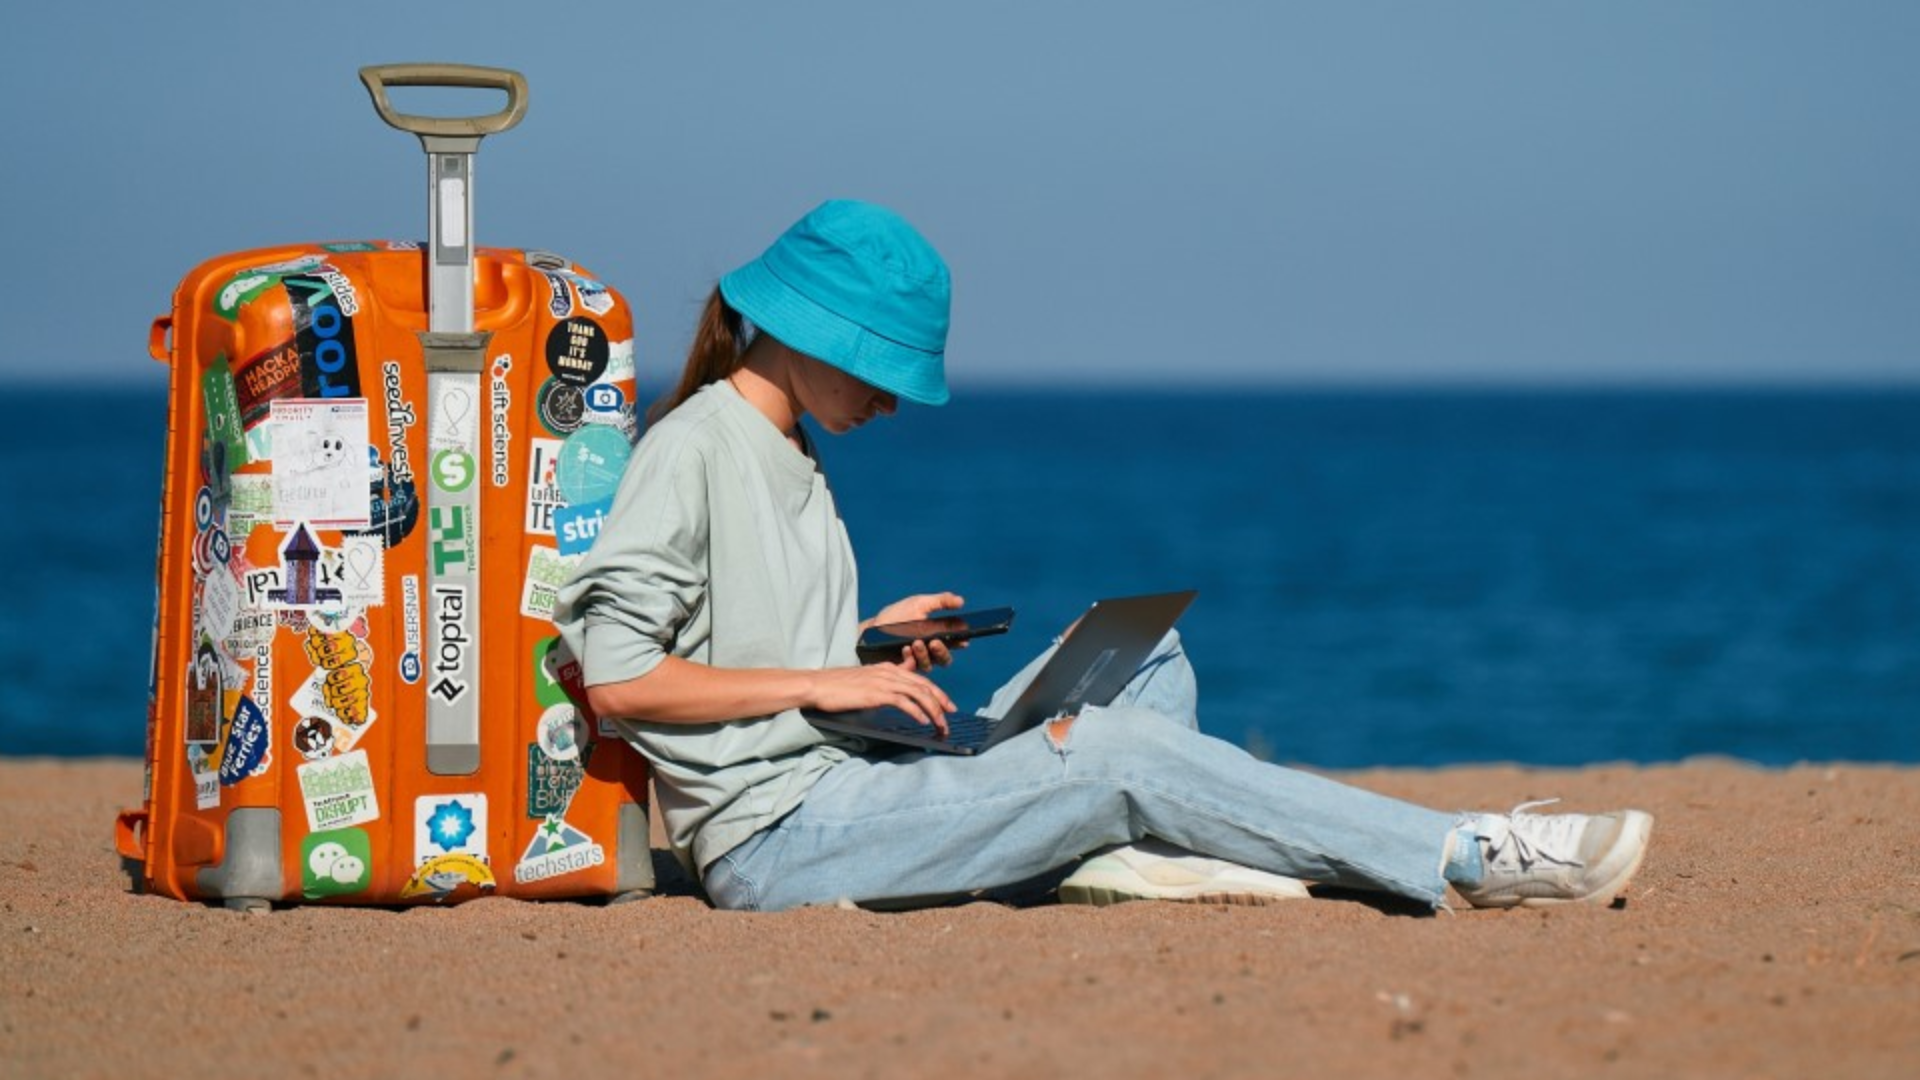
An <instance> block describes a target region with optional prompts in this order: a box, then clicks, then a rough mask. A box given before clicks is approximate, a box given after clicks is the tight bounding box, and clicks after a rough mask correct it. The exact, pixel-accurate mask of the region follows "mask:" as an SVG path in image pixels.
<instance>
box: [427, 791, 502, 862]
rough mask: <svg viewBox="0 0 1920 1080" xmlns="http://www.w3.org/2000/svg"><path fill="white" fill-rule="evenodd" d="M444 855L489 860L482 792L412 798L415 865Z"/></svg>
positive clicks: (485, 811)
mask: <svg viewBox="0 0 1920 1080" xmlns="http://www.w3.org/2000/svg"><path fill="white" fill-rule="evenodd" d="M443 855H471V856H472V857H474V858H476V859H479V860H481V861H482V862H486V861H488V859H487V797H486V796H485V795H482V794H477V793H475V794H459V795H422V796H420V797H419V798H416V799H415V800H414V801H413V861H414V865H415V866H419V865H421V864H423V863H425V862H428V861H429V860H432V859H435V858H438V857H440V856H443Z"/></svg>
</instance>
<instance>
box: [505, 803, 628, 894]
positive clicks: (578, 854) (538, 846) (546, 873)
mask: <svg viewBox="0 0 1920 1080" xmlns="http://www.w3.org/2000/svg"><path fill="white" fill-rule="evenodd" d="M606 861H607V852H606V849H605V848H603V847H601V846H600V845H599V844H597V843H595V842H594V840H593V837H591V836H588V835H587V834H586V833H583V832H581V831H580V830H579V829H576V828H574V827H573V826H572V825H569V824H567V821H566V819H565V818H563V817H561V816H560V815H559V814H549V815H547V819H546V821H544V822H543V823H541V825H540V828H539V829H538V830H536V831H535V832H534V834H533V840H532V842H531V843H529V844H528V845H527V850H526V851H524V852H522V853H521V855H520V861H519V862H518V863H516V864H514V867H513V880H514V881H515V882H516V883H518V884H521V885H527V884H531V883H532V882H535V881H545V880H546V879H548V878H553V877H559V876H560V875H562V874H571V873H574V872H576V871H579V870H589V869H592V868H593V867H596V866H599V865H601V864H603V863H605V862H606Z"/></svg>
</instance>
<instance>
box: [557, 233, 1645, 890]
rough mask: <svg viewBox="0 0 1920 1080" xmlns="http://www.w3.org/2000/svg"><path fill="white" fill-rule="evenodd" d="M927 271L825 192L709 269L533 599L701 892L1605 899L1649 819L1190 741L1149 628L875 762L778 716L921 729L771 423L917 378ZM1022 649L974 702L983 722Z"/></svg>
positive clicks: (795, 425) (882, 616)
mask: <svg viewBox="0 0 1920 1080" xmlns="http://www.w3.org/2000/svg"><path fill="white" fill-rule="evenodd" d="M948 296H949V282H948V275H947V267H946V264H945V263H944V262H943V261H942V260H941V258H940V256H939V254H938V253H936V252H935V251H934V249H933V248H932V247H931V246H930V245H929V244H928V243H927V242H926V240H925V239H923V238H922V237H921V236H920V234H919V233H917V232H916V231H914V229H913V228H912V227H911V226H910V225H908V224H907V223H906V222H905V221H903V220H902V219H900V218H899V217H897V216H896V215H894V214H893V213H891V212H890V211H887V210H884V209H882V208H880V207H876V206H873V205H870V204H865V203H858V202H844V201H843V202H829V203H826V204H823V205H822V206H820V207H818V208H817V209H815V210H814V211H813V212H811V213H809V214H808V215H807V216H806V217H804V218H802V219H801V220H800V221H799V222H798V223H796V224H795V225H794V226H793V227H792V228H791V229H789V230H788V231H787V232H786V233H785V234H783V235H782V236H781V237H780V238H779V239H778V240H776V241H775V242H774V244H773V245H772V246H771V247H769V248H768V249H767V251H766V252H765V253H764V254H763V255H761V257H760V258H758V259H756V260H754V261H752V262H749V263H747V264H746V265H745V266H742V267H740V268H739V269H737V270H735V271H734V272H732V273H730V274H728V275H726V276H725V277H723V278H722V279H721V280H720V283H719V287H718V288H717V289H715V291H714V293H713V296H712V297H711V299H710V300H709V301H708V303H707V308H706V312H705V314H704V316H703V317H702V319H701V323H700V326H699V329H698V331H697V332H696V335H695V338H694V341H693V345H692V348H691V350H690V355H689V356H688V360H687V366H686V371H685V374H684V375H683V377H682V379H681V381H680V384H679V386H678V388H677V389H676V390H675V391H674V392H673V393H672V394H670V395H669V396H668V397H667V398H665V399H663V400H662V402H661V404H660V405H659V406H656V411H657V412H658V413H659V415H658V417H657V420H656V423H654V425H653V426H652V427H651V429H650V430H649V431H648V432H647V434H646V436H645V438H643V439H642V440H641V442H640V444H639V446H638V447H637V448H636V450H635V452H634V456H633V458H632V460H631V461H630V462H629V464H628V466H627V470H626V474H625V476H624V478H623V480H622V482H621V485H620V490H619V494H618V496H617V497H616V499H615V502H614V507H613V511H612V514H611V516H610V517H609V519H608V521H607V523H606V525H605V527H604V528H603V529H602V531H601V534H600V537H599V539H598V541H597V542H596V543H595V545H594V547H593V549H592V551H591V552H590V553H589V554H588V555H587V557H586V559H585V560H584V561H583V563H582V564H581V566H580V568H579V570H578V572H577V573H576V574H575V576H574V578H573V579H572V581H571V582H570V583H569V584H568V585H567V586H566V588H565V589H564V590H563V591H562V593H561V596H560V602H559V605H558V608H557V609H556V612H555V621H556V622H557V623H558V624H559V628H560V632H561V635H562V636H563V637H564V639H565V641H566V644H567V646H568V647H569V648H570V649H571V650H572V651H573V653H574V654H575V655H576V656H577V657H579V659H580V660H581V663H582V666H583V668H584V677H585V682H586V684H587V697H588V701H589V703H590V705H591V707H592V709H593V710H594V712H596V713H597V714H598V715H599V716H600V717H602V718H607V719H611V720H614V721H615V722H616V725H617V727H618V728H619V730H620V732H621V733H622V735H623V736H624V737H625V738H627V739H628V740H629V741H631V742H632V743H633V744H634V745H635V746H636V747H638V748H639V750H640V751H641V752H642V753H644V754H645V755H646V756H647V758H648V759H649V760H650V761H651V762H652V763H653V766H654V778H655V785H656V790H657V792H658V801H659V806H660V811H661V813H662V815H663V817H664V821H665V824H666V828H667V833H668V836H669V838H670V841H671V844H672V847H673V850H674V853H675V855H676V856H678V857H679V859H680V861H681V862H682V863H683V864H684V865H685V866H686V867H687V868H688V869H689V870H690V871H692V872H693V873H695V874H697V875H698V876H699V878H700V880H701V881H702V883H703V884H704V886H705V888H706V891H707V893H708V895H709V896H711V897H712V898H713V900H714V902H715V903H716V904H718V905H720V906H721V907H725V908H737V909H747V910H780V909H784V908H791V907H796V906H800V905H804V904H820V903H832V902H835V901H837V900H841V899H850V900H854V901H859V902H868V903H873V902H888V901H891V902H895V903H898V902H902V901H906V902H912V901H914V900H917V899H928V898H937V897H951V896H956V895H964V894H967V893H969V892H973V891H977V890H981V889H988V888H994V887H999V886H1005V885H1011V884H1015V883H1019V882H1025V881H1029V880H1032V879H1035V878H1038V877H1040V876H1042V875H1045V874H1048V873H1050V872H1053V871H1056V870H1059V869H1062V868H1066V867H1068V866H1072V865H1074V864H1076V863H1077V866H1074V869H1073V870H1072V872H1071V874H1069V875H1068V876H1067V877H1066V879H1065V880H1064V881H1063V882H1062V883H1061V885H1060V889H1059V894H1060V898H1061V899H1062V900H1063V901H1068V902H1083V903H1109V902H1113V901H1117V900H1131V899H1162V900H1190V901H1215V902H1223V901H1224V902H1240V903H1265V902H1269V901H1274V900H1281V899H1287V898H1294V897H1301V896H1305V895H1306V890H1305V888H1304V886H1303V885H1302V881H1307V882H1318V883H1324V884H1327V885H1335V886H1343V887H1348V888H1358V889H1371V890H1379V891H1383V892H1387V893H1393V894H1396V895H1400V896H1405V897H1412V898H1415V899H1418V900H1420V901H1423V902H1425V903H1427V904H1429V905H1433V906H1436V907H1437V906H1440V905H1441V904H1442V903H1443V902H1444V900H1445V897H1446V891H1447V886H1448V885H1449V884H1451V885H1452V886H1453V887H1454V888H1455V889H1456V890H1457V891H1458V893H1459V895H1460V896H1462V897H1464V898H1465V900H1466V901H1467V902H1468V903H1470V904H1472V905H1474V906H1477V907H1511V906H1514V905H1528V906H1531V905H1538V904H1558V903H1606V902H1608V901H1611V900H1612V899H1613V898H1614V897H1615V896H1616V895H1618V894H1619V893H1620V891H1621V890H1622V889H1624V888H1625V887H1626V884H1627V881H1628V879H1629V878H1631V877H1632V876H1633V873H1634V871H1635V870H1636V869H1637V868H1638V867H1639V865H1640V860H1641V857H1642V855H1643V854H1644V853H1645V851H1646V845H1647V837H1648V834H1649V831H1650V830H1651V828H1652V819H1651V818H1650V817H1649V816H1648V815H1647V814H1645V813H1642V812H1640V811H1637V810H1626V811H1619V812H1615V813H1609V814H1600V815H1594V816H1585V815H1577V814H1557V815H1539V814H1531V813H1527V812H1525V811H1526V810H1527V807H1521V808H1520V809H1519V810H1516V811H1515V812H1513V813H1511V814H1467V815H1454V814H1450V813H1443V812H1441V811H1437V810H1429V809H1426V808H1424V807H1420V806H1415V805H1412V804H1410V803H1405V802H1401V801H1399V800H1396V799H1390V798H1387V797H1385V796H1381V795H1377V794H1374V793H1372V792H1368V791H1364V790H1361V789H1359V788H1355V787H1350V786H1347V785H1344V784H1340V783H1336V782H1334V781H1332V780H1328V779H1325V778H1323V777H1319V776H1315V775H1312V774H1309V773H1304V772H1300V771H1297V770H1292V769H1287V768H1282V767H1280V766H1276V765H1270V764H1266V763H1263V762H1260V761H1257V760H1255V759H1254V758H1252V757H1251V756H1249V755H1248V754H1246V753H1245V752H1243V751H1242V750H1240V749H1239V748H1237V747H1235V746H1233V745H1231V744H1229V743H1226V742H1222V741H1220V740H1218V739H1214V738H1211V737H1209V736H1206V735H1202V734H1201V733H1200V732H1199V729H1198V721H1197V719H1196V712H1195V710H1196V703H1195V692H1196V691H1195V684H1194V680H1193V674H1192V670H1191V668H1190V667H1189V666H1188V664H1187V660H1186V657H1185V655H1184V654H1183V653H1182V651H1181V647H1180V642H1179V638H1178V636H1177V635H1176V634H1174V633H1172V632H1169V633H1168V634H1167V636H1166V638H1165V639H1164V640H1163V641H1162V642H1161V643H1160V646H1159V647H1158V649H1157V650H1156V653H1155V655H1154V656H1153V657H1152V658H1151V659H1150V660H1148V661H1147V662H1146V663H1145V664H1143V665H1142V666H1141V667H1140V668H1139V670H1138V671H1137V672H1136V673H1135V674H1134V675H1133V677H1132V680H1131V681H1130V682H1129V683H1128V684H1127V686H1126V688H1125V689H1124V690H1122V691H1121V692H1120V694H1119V695H1118V697H1117V698H1116V699H1114V700H1113V701H1112V702H1111V703H1110V704H1108V705H1106V706H1102V707H1093V706H1088V707H1086V708H1084V709H1082V710H1081V711H1080V713H1079V714H1078V715H1077V716H1076V717H1068V718H1062V719H1059V720H1056V721H1054V722H1052V723H1049V724H1045V725H1041V726H1039V727H1036V728H1034V729H1033V730H1030V731H1027V732H1024V733H1023V734H1021V735H1019V736H1017V737H1015V738H1012V739H1009V740H1008V741H1006V742H1004V743H1002V744H1000V745H999V746H997V747H995V748H993V749H992V750H991V751H989V752H987V753H983V754H980V755H978V756H974V757H960V756H951V755H946V754H935V753H926V752H908V753H892V754H876V753H872V752H869V751H868V750H867V749H866V747H865V744H864V743H863V742H862V741H861V740H858V739H854V738H849V737H845V736H838V735H830V734H826V733H824V732H822V731H820V730H819V729H817V728H815V727H814V726H813V725H812V724H811V723H809V722H808V721H807V720H806V719H805V718H804V717H803V716H802V712H801V711H802V710H803V709H818V710H827V711H840V710H849V709H858V708H865V707H871V706H895V707H898V708H900V709H903V710H905V711H907V712H908V713H910V714H912V715H913V716H914V717H916V718H917V719H919V720H920V721H922V722H924V723H926V724H928V725H930V726H931V727H933V728H935V729H940V728H942V727H943V725H944V721H945V718H946V716H947V715H949V714H950V713H952V712H953V711H954V704H953V702H952V701H951V700H949V699H948V697H947V695H946V694H945V693H943V692H942V691H941V690H940V688H939V687H938V686H937V685H936V684H935V683H933V682H932V681H931V680H929V679H928V678H926V676H925V675H924V674H923V672H926V671H928V670H930V669H931V668H932V666H934V665H944V664H947V663H949V662H950V661H951V659H952V654H951V652H950V651H949V649H948V648H947V646H945V645H943V644H941V643H939V642H925V641H922V642H915V643H913V644H912V645H911V646H909V647H907V648H905V649H903V650H902V651H901V653H900V655H899V656H898V658H897V659H890V660H884V661H881V662H876V663H866V664H862V663H860V662H859V659H858V657H857V655H856V651H855V641H856V638H857V636H858V634H859V632H860V631H861V630H862V629H863V628H864V627H866V626H868V625H873V624H878V623H890V622H898V621H903V620H910V619H918V618H924V617H926V616H927V615H929V614H930V613H932V612H935V611H939V610H945V609H949V608H952V607H956V606H958V605H959V604H960V603H961V598H960V597H958V596H956V595H954V594H952V593H946V592H939V593H928V594H924V595H919V596H911V597H908V598H906V599H904V600H901V601H899V602H897V603H894V604H892V605H889V606H888V607H885V608H882V609H881V610H880V611H879V612H878V613H877V614H876V615H874V616H873V617H872V618H871V619H868V620H866V621H865V622H862V621H861V620H860V616H859V614H858V613H857V612H858V607H857V604H858V596H857V583H856V573H855V566H854V558H853V551H852V548H851V546H850V545H849V542H848V539H847V533H846V529H845V527H844V525H843V524H842V523H841V521H840V516H839V513H838V511H837V510H836V509H835V506H834V500H833V494H832V492H831V491H830V490H829V489H828V487H827V483H826V479H825V477H824V476H823V475H822V474H821V472H820V469H819V466H818V463H817V462H816V461H815V460H814V456H813V449H812V446H811V445H810V442H809V439H808V436H807V434H806V432H805V430H804V429H803V428H802V427H801V425H800V419H801V417H803V416H809V415H810V416H812V417H813V419H814V421H815V422H816V423H817V424H818V425H819V426H820V427H821V428H823V429H825V430H826V431H828V432H830V433H832V434H840V433H843V432H846V431H849V430H851V429H853V428H855V427H858V426H860V425H861V424H863V423H865V422H867V421H868V420H871V419H873V418H874V417H876V416H889V415H892V413H893V412H894V409H895V407H896V406H897V405H898V403H899V401H900V400H901V399H905V400H907V401H911V402H915V403H918V404H922V405H940V404H943V403H944V402H946V400H947V396H948V395H947V386H946V376H945V351H946V337H947V317H948ZM1044 658H1045V654H1043V655H1042V657H1041V658H1040V659H1036V660H1035V661H1034V663H1032V664H1029V665H1028V667H1027V668H1026V669H1025V670H1024V671H1022V672H1021V673H1020V674H1019V675H1017V676H1015V678H1014V679H1013V680H1012V681H1011V682H1010V683H1009V684H1008V685H1007V686H1006V687H1003V688H1002V689H1001V690H1000V692H999V693H997V694H996V695H995V696H994V701H993V704H992V705H990V706H989V707H988V709H987V710H986V712H988V713H989V714H991V715H1000V713H999V712H998V711H997V710H1001V709H1004V708H1005V706H1006V704H1007V703H1008V702H1010V701H1011V700H1012V699H1013V697H1014V696H1015V695H1017V694H1018V692H1019V690H1020V689H1021V688H1022V687H1023V686H1024V685H1025V683H1026V681H1028V680H1030V679H1031V678H1032V676H1033V674H1034V672H1035V671H1036V670H1037V669H1038V667H1039V665H1040V663H1041V662H1042V661H1043V660H1044Z"/></svg>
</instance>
